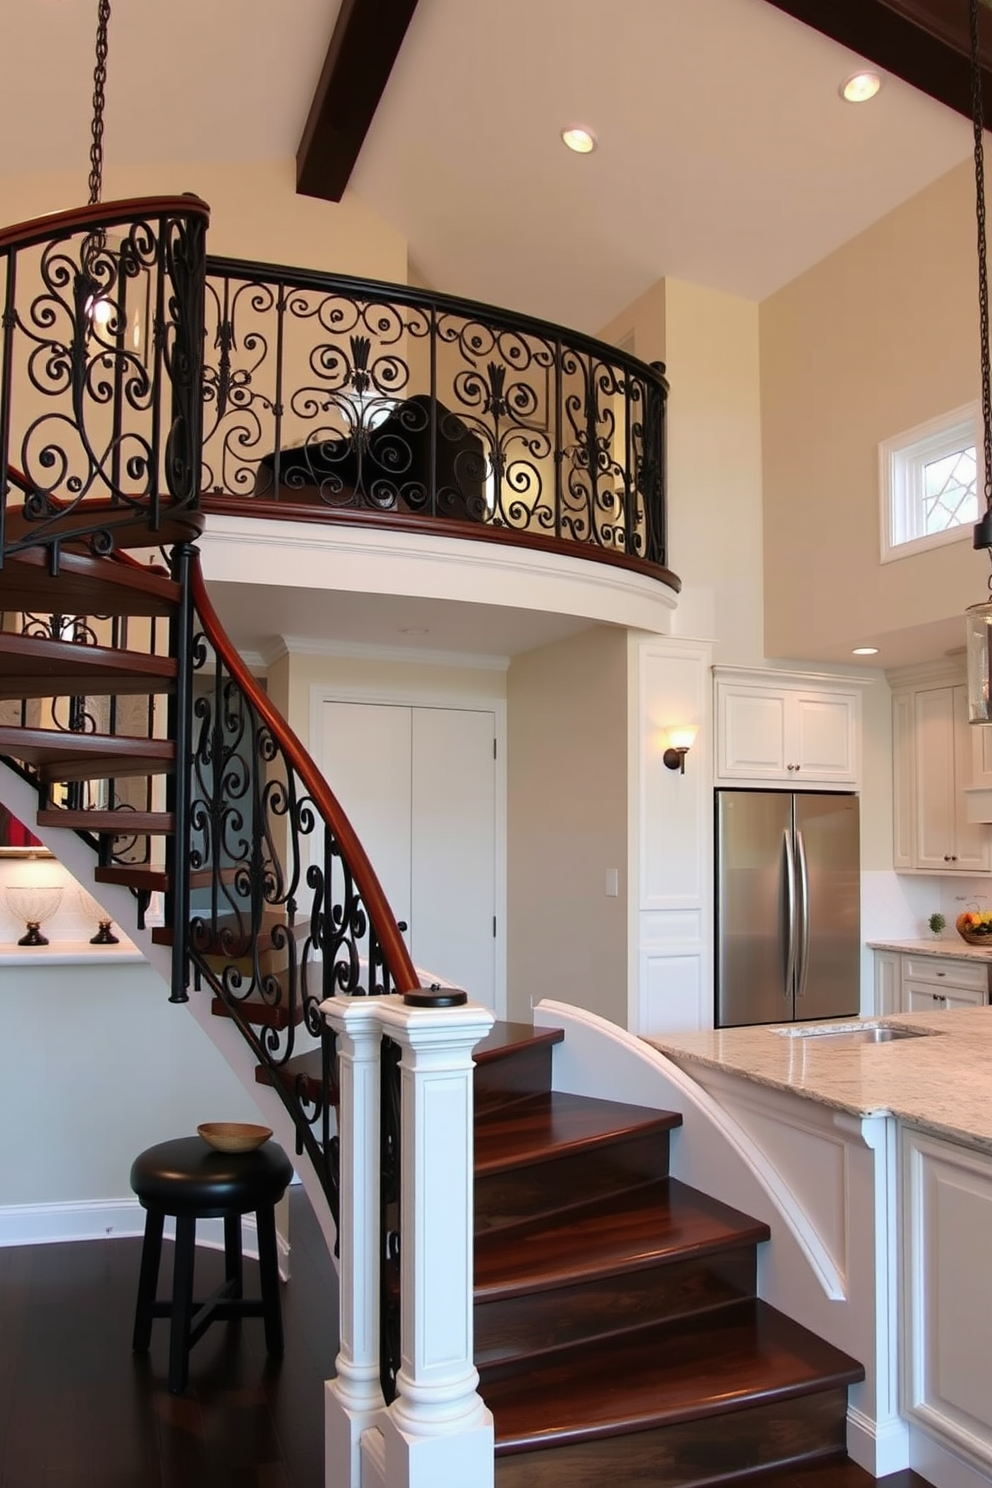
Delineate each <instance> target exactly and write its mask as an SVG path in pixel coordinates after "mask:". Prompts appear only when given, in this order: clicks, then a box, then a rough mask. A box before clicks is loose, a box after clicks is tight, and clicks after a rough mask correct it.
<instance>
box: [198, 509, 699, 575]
mask: <svg viewBox="0 0 992 1488" xmlns="http://www.w3.org/2000/svg"><path fill="white" fill-rule="evenodd" d="M200 510H201V512H202V513H203V515H204V516H205V517H211V516H216V517H243V518H261V519H264V520H268V521H283V522H310V523H314V522H317V523H319V524H321V525H323V524H325V523H326V524H328V525H330V526H332V527H333V526H338V527H340V528H342V529H344V530H348V529H351V530H356V529H363V528H364V529H366V530H368V531H371V532H376V531H377V532H379V533H382V534H384V533H394V532H405V533H409V534H411V535H414V534H416V535H419V536H424V537H441V538H451V539H454V538H459V539H461V540H462V541H467V542H481V543H498V544H499V545H500V546H502V547H504V548H524V549H529V550H530V551H532V552H535V553H555V554H557V555H558V556H559V557H563V558H574V559H581V560H583V561H586V562H590V563H601V564H606V565H608V566H609V567H610V568H619V569H626V570H627V571H628V572H629V573H634V574H638V575H641V576H642V577H644V578H648V579H654V580H656V581H657V582H658V583H659V584H661V585H664V587H665V588H666V589H669V590H671V591H672V592H673V593H674V594H678V593H679V592H680V591H681V588H682V580H681V579H680V578H679V576H678V574H676V573H673V572H672V570H671V569H669V568H665V567H663V566H662V565H661V564H658V563H651V562H649V561H648V559H646V558H632V557H630V556H628V554H626V553H611V552H608V551H606V550H604V549H601V548H595V547H592V546H590V545H586V544H580V543H575V542H573V541H571V540H569V539H568V538H553V537H542V536H540V535H539V534H536V533H534V534H532V533H529V532H526V531H524V532H515V531H513V530H512V529H510V528H505V527H486V526H484V525H481V524H479V523H477V522H459V521H457V520H455V519H454V518H449V517H419V516H413V515H409V514H407V515H403V514H402V513H395V514H393V513H390V512H373V511H349V510H344V511H335V510H333V509H328V510H324V511H321V512H320V513H319V515H318V514H315V512H314V508H313V507H312V506H293V505H292V504H291V503H288V502H278V501H264V500H254V501H251V502H249V501H247V500H245V498H243V497H237V496H227V495H219V496H218V495H213V494H211V495H206V496H203V497H202V498H201V506H200Z"/></svg>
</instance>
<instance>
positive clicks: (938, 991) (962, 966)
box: [901, 956, 989, 1013]
mask: <svg viewBox="0 0 992 1488" xmlns="http://www.w3.org/2000/svg"><path fill="white" fill-rule="evenodd" d="M988 1000H989V967H988V965H987V964H986V963H985V962H983V961H967V960H965V959H964V958H961V957H958V958H955V957H952V956H949V957H947V959H946V960H944V959H943V958H942V957H937V956H903V957H902V1008H901V1011H902V1012H904V1013H930V1012H933V1011H934V1010H935V1009H942V1008H958V1007H984V1006H985V1004H986V1003H987V1002H988Z"/></svg>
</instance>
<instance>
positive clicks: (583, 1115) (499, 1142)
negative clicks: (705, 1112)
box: [475, 1091, 682, 1176]
mask: <svg viewBox="0 0 992 1488" xmlns="http://www.w3.org/2000/svg"><path fill="white" fill-rule="evenodd" d="M681 1121H682V1118H681V1116H679V1115H678V1114H677V1113H675V1112H672V1111H655V1110H651V1109H650V1108H649V1107H647V1106H628V1105H624V1104H621V1103H620V1102H619V1101H600V1100H594V1099H591V1098H590V1097H588V1096H584V1095H569V1094H566V1093H564V1092H561V1091H552V1092H550V1093H548V1094H544V1095H535V1096H530V1097H528V1098H527V1099H526V1100H521V1101H516V1102H515V1103H514V1104H513V1105H510V1106H503V1107H500V1108H498V1109H497V1110H495V1111H492V1112H485V1113H483V1114H482V1115H480V1117H479V1119H478V1120H477V1121H476V1124H475V1171H476V1174H477V1175H478V1176H482V1175H484V1174H489V1173H500V1172H503V1171H505V1170H508V1169H519V1168H521V1167H525V1166H528V1165H531V1164H537V1163H541V1162H546V1161H548V1159H549V1158H551V1157H561V1156H563V1155H565V1154H566V1153H570V1152H574V1153H578V1152H580V1151H586V1152H588V1151H590V1150H592V1149H593V1148H595V1147H598V1146H604V1145H607V1144H609V1143H611V1142H614V1141H618V1140H620V1139H622V1138H624V1137H626V1136H631V1135H636V1136H649V1135H651V1134H652V1133H657V1134H659V1135H662V1134H665V1133H667V1132H670V1131H671V1130H672V1129H673V1127H677V1126H679V1125H680V1124H681Z"/></svg>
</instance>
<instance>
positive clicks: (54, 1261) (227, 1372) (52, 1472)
mask: <svg viewBox="0 0 992 1488" xmlns="http://www.w3.org/2000/svg"><path fill="white" fill-rule="evenodd" d="M290 1205H291V1219H290V1228H291V1233H292V1239H293V1255H292V1271H293V1275H292V1280H291V1282H290V1283H289V1285H288V1286H285V1287H284V1288H283V1318H284V1323H285V1333H286V1352H285V1356H284V1357H283V1359H282V1360H281V1362H277V1361H273V1360H269V1359H267V1358H266V1355H265V1348H264V1342H263V1338H262V1323H261V1320H260V1319H254V1318H252V1319H247V1320H245V1321H243V1322H241V1323H240V1324H237V1323H236V1324H230V1325H224V1324H217V1325H215V1326H214V1327H213V1328H211V1329H210V1330H209V1331H208V1332H207V1335H206V1337H205V1338H204V1339H203V1340H202V1341H201V1342H200V1343H199V1344H197V1346H196V1348H195V1349H194V1351H193V1354H192V1357H191V1368H190V1386H189V1389H188V1391H187V1393H186V1394H185V1395H184V1396H182V1397H178V1398H177V1397H173V1396H171V1395H170V1394H169V1393H168V1391H167V1389H166V1386H165V1376H166V1350H167V1338H168V1324H167V1323H165V1322H158V1323H156V1324H155V1328H154V1330H153V1338H152V1348H151V1352H150V1353H149V1354H148V1355H147V1356H146V1357H144V1358H135V1357H134V1356H133V1355H132V1353H131V1328H132V1325H133V1321H134V1298H135V1293H136V1289H137V1282H138V1259H139V1251H140V1243H141V1242H140V1241H139V1240H107V1241H99V1240H96V1241H88V1242H84V1243H80V1244H74V1245H39V1246H25V1247H22V1248H15V1249H7V1250H0V1488H324V1476H323V1473H324V1469H323V1429H324V1426H323V1381H324V1380H325V1379H327V1378H329V1377H330V1376H331V1375H332V1374H333V1372H334V1358H335V1354H336V1352H337V1307H336V1283H335V1277H334V1270H333V1267H332V1265H331V1261H330V1258H329V1257H328V1255H327V1252H326V1250H325V1248H324V1246H323V1242H322V1239H321V1236H320V1232H319V1230H318V1227H317V1224H316V1221H315V1219H314V1217H313V1214H312V1212H311V1210H310V1207H309V1204H308V1203H307V1200H306V1196H305V1195H304V1193H303V1192H302V1190H300V1189H294V1190H293V1192H292V1194H291V1197H290ZM170 1252H171V1246H168V1245H167V1246H166V1261H165V1263H164V1264H163V1276H162V1285H163V1286H165V1285H167V1283H168V1260H169V1259H171V1256H170V1255H169V1253H170ZM197 1268H198V1280H199V1278H202V1283H203V1285H202V1288H201V1286H200V1285H199V1284H198V1286H197V1291H198V1292H200V1291H201V1289H202V1290H206V1289H208V1288H209V1287H211V1286H213V1285H215V1284H216V1282H218V1281H219V1280H220V1277H221V1274H222V1264H221V1256H220V1255H219V1254H218V1253H216V1252H213V1251H199V1252H198V1253H197ZM246 1281H247V1283H248V1285H249V1286H254V1285H255V1282H256V1278H255V1266H254V1263H253V1262H248V1263H247V1264H246ZM882 1481H883V1482H884V1484H885V1488H928V1485H927V1484H926V1482H925V1480H924V1479H922V1478H920V1477H918V1476H917V1475H916V1474H915V1473H908V1472H907V1473H896V1474H894V1475H893V1476H892V1477H891V1478H887V1479H883V1480H882ZM747 1483H748V1488H871V1485H872V1483H873V1479H872V1478H871V1477H870V1476H869V1474H868V1473H866V1472H864V1471H862V1469H861V1468H859V1467H855V1466H854V1465H853V1464H852V1463H848V1462H826V1463H819V1464H816V1465H813V1466H809V1467H804V1468H797V1469H781V1470H779V1471H777V1472H774V1473H767V1474H762V1475H761V1476H759V1477H756V1478H750V1479H748V1480H747ZM444 1488H454V1485H444ZM611 1488H623V1484H621V1483H618V1482H616V1481H614V1482H613V1484H612V1485H611Z"/></svg>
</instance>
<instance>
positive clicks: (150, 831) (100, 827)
mask: <svg viewBox="0 0 992 1488" xmlns="http://www.w3.org/2000/svg"><path fill="white" fill-rule="evenodd" d="M37 820H38V825H39V826H40V827H67V828H68V829H69V830H71V831H74V832H95V833H98V834H100V833H104V834H108V833H109V834H111V835H113V836H114V837H156V836H168V835H169V834H170V833H171V832H173V831H174V830H175V825H176V823H175V818H174V816H173V814H172V812H171V811H69V810H66V809H65V808H64V807H61V806H59V807H45V808H44V810H42V811H39V812H38V818H37Z"/></svg>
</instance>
